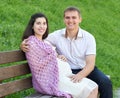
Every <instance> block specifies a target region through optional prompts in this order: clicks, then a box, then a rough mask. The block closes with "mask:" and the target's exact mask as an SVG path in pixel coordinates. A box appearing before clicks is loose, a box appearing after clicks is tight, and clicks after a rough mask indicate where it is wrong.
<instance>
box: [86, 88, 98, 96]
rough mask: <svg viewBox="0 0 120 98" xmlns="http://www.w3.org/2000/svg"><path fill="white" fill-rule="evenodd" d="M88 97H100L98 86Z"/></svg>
mask: <svg viewBox="0 0 120 98" xmlns="http://www.w3.org/2000/svg"><path fill="white" fill-rule="evenodd" d="M87 98H98V87H96V88H95V89H94V90H93V91H92V92H91V93H90V95H89V96H88V97H87Z"/></svg>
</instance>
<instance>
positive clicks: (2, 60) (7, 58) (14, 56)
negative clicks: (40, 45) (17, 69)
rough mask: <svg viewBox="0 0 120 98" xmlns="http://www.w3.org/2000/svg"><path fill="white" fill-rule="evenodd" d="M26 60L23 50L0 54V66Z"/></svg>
mask: <svg viewBox="0 0 120 98" xmlns="http://www.w3.org/2000/svg"><path fill="white" fill-rule="evenodd" d="M23 60H26V58H25V55H24V53H23V52H22V51H21V50H15V51H5V52H0V64H6V63H11V62H16V61H23Z"/></svg>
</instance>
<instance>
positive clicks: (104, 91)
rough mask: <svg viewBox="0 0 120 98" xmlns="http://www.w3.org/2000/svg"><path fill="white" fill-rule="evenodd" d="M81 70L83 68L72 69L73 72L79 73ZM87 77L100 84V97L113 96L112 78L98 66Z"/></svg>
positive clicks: (107, 97)
mask: <svg viewBox="0 0 120 98" xmlns="http://www.w3.org/2000/svg"><path fill="white" fill-rule="evenodd" d="M79 71H81V69H78V70H72V72H73V74H77V73H78V72H79ZM87 78H89V79H91V80H93V81H94V82H96V83H97V84H98V86H99V87H98V88H99V92H100V98H113V92H112V83H111V81H110V79H109V78H108V77H107V76H106V75H105V74H103V73H102V72H101V71H100V70H98V69H97V67H95V68H94V70H93V71H92V72H91V73H90V75H88V77H87Z"/></svg>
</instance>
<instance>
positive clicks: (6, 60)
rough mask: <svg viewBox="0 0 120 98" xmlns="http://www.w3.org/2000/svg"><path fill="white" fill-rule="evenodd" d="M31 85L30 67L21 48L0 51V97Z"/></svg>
mask: <svg viewBox="0 0 120 98" xmlns="http://www.w3.org/2000/svg"><path fill="white" fill-rule="evenodd" d="M8 65H9V66H8ZM23 75H24V76H23ZM31 87H32V79H31V75H30V69H29V66H28V64H27V62H26V58H25V55H24V53H23V52H22V51H21V50H15V51H6V52H0V97H3V96H6V95H9V94H12V93H15V92H18V91H21V90H25V89H28V88H31Z"/></svg>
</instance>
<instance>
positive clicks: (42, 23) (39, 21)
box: [33, 17, 47, 39]
mask: <svg viewBox="0 0 120 98" xmlns="http://www.w3.org/2000/svg"><path fill="white" fill-rule="evenodd" d="M46 29H47V23H46V19H45V18H44V17H39V18H36V20H35V22H34V24H33V30H34V32H35V36H36V37H37V38H39V39H42V36H43V35H44V33H45V32H46Z"/></svg>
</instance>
